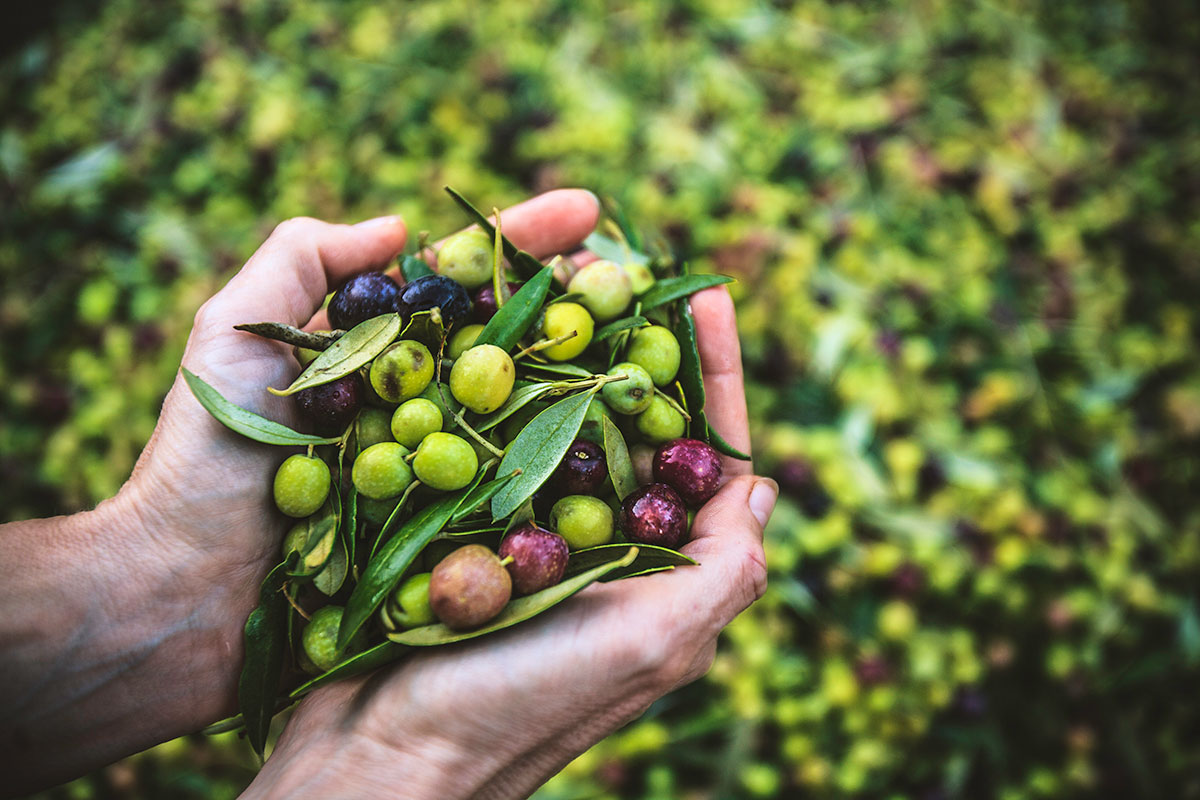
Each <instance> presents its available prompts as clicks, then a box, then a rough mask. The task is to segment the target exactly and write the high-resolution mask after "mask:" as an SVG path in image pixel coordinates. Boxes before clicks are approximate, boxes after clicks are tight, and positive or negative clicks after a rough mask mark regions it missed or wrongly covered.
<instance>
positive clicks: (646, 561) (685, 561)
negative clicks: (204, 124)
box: [566, 542, 696, 581]
mask: <svg viewBox="0 0 1200 800" xmlns="http://www.w3.org/2000/svg"><path fill="white" fill-rule="evenodd" d="M628 547H629V545H627V544H621V543H618V542H614V543H612V544H600V545H596V546H595V547H585V548H584V549H582V550H575V551H574V552H572V553H571V555H570V558H569V559H568V560H567V571H566V575H567V576H568V577H571V576H574V575H579V574H580V573H583V572H587V571H588V570H591V569H595V568H596V566H597V565H599V564H605V563H607V562H608V561H609V560H610V559H611V558H612V554H613V553H620V552H623V551H624V550H625V549H627V548H628ZM637 547H638V554H637V557H636V558H635V559H634V560H633V561H631V562H630V563H628V564H626V565H625V566H623V567H621V568H620V569H616V570H613V571H612V572H610V573H608V574H607V575H605V576H604V578H603V580H605V581H616V580H621V579H622V578H632V577H635V576H637V575H644V574H646V573H648V572H651V571H653V572H661V571H662V570H666V569H673V568H675V567H682V566H695V564H696V561H695V560H694V559H692V558H689V557H687V556H685V555H684V554H683V553H680V552H679V551H678V550H672V549H671V548H669V547H659V546H658V545H652V544H639V545H638V546H637Z"/></svg>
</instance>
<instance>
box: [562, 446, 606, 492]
mask: <svg viewBox="0 0 1200 800" xmlns="http://www.w3.org/2000/svg"><path fill="white" fill-rule="evenodd" d="M607 477H608V464H607V462H606V461H605V460H604V451H603V450H602V449H600V445H598V444H596V443H595V442H590V441H588V440H587V439H576V440H575V442H574V443H573V444H572V445H571V447H570V449H568V450H567V454H566V455H564V456H563V458H562V461H560V462H559V463H558V467H557V468H556V469H555V470H554V476H553V478H552V481H553V483H554V488H556V489H557V490H558V491H559V493H560V494H596V493H597V492H599V491H600V488H601V487H602V486H604V479H605V478H607Z"/></svg>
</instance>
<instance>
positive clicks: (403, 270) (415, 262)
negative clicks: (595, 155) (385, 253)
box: [400, 256, 434, 283]
mask: <svg viewBox="0 0 1200 800" xmlns="http://www.w3.org/2000/svg"><path fill="white" fill-rule="evenodd" d="M400 274H401V275H403V276H404V280H405V282H406V283H412V282H413V281H415V280H416V279H417V278H424V277H426V276H427V275H433V274H434V271H433V270H432V269H431V268H430V266H429V265H428V264H426V263H425V262H424V261H422V260H421V259H419V258H417V257H416V256H405V257H404V258H402V259H400Z"/></svg>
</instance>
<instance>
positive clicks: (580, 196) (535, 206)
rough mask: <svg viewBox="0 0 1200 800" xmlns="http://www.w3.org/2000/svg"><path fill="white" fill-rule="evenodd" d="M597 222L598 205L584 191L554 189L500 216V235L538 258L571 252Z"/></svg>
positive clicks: (598, 214)
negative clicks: (501, 233) (501, 231)
mask: <svg viewBox="0 0 1200 800" xmlns="http://www.w3.org/2000/svg"><path fill="white" fill-rule="evenodd" d="M599 219H600V201H599V200H597V199H596V195H594V194H592V193H591V192H589V191H587V190H586V189H556V190H554V191H552V192H546V193H545V194H541V195H538V196H537V197H534V198H531V199H529V200H526V201H525V202H524V203H519V204H517V205H515V206H513V207H512V208H510V209H508V210H506V211H502V212H501V213H500V224H501V228H502V230H503V232H504V235H505V236H507V237H508V238H509V240H510V241H511V242H512V243H513V244H514V245H516V246H517V247H519V248H521V249H522V250H527V251H529V252H530V253H532V254H533V255H534V256H536V257H538V258H549V257H550V256H553V255H557V254H558V253H566V252H569V251H571V250H574V249H575V248H576V247H578V246H579V243H580V242H582V241H583V240H584V239H586V238H587V235H588V234H589V233H591V232H592V231H593V230H595V228H596V221H597V220H599ZM492 222H493V223H494V222H495V220H494V219H493V220H492Z"/></svg>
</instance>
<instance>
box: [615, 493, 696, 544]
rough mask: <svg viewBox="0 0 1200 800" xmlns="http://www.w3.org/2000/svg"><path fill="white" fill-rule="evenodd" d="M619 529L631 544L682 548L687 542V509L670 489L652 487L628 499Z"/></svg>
mask: <svg viewBox="0 0 1200 800" xmlns="http://www.w3.org/2000/svg"><path fill="white" fill-rule="evenodd" d="M620 526H621V531H622V532H623V533H624V534H625V536H626V538H628V539H629V541H631V542H638V543H640V544H655V545H659V546H661V547H679V546H680V545H681V544H683V543H684V542H686V541H687V534H688V524H687V509H686V508H684V506H683V498H681V497H680V496H679V494H678V493H677V492H676V491H675V490H674V489H672V488H671V487H670V486H667V485H666V484H665V483H652V484H650V485H649V486H643V487H642V488H640V489H637V490H635V491H633V492H631V493H630V494H629V496H628V497H626V498H625V502H624V503H622V504H621V519H620Z"/></svg>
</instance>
